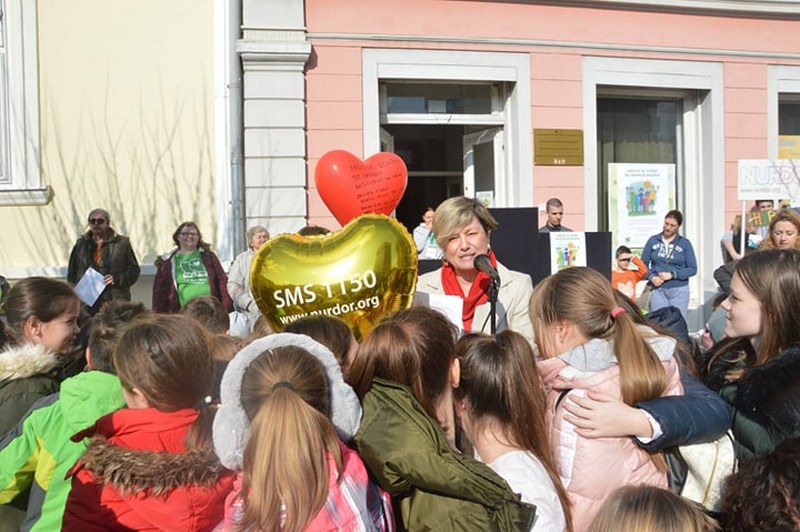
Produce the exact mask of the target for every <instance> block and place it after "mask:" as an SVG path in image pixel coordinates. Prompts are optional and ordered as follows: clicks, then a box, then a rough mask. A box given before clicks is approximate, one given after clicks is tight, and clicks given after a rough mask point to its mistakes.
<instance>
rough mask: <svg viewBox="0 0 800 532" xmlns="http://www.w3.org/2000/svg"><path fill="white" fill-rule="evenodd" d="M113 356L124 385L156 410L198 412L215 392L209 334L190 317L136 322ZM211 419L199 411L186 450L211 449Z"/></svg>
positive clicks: (171, 316) (157, 317) (164, 316)
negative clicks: (137, 391)
mask: <svg viewBox="0 0 800 532" xmlns="http://www.w3.org/2000/svg"><path fill="white" fill-rule="evenodd" d="M113 358H114V366H115V367H116V368H117V374H118V375H119V380H120V383H121V384H122V387H123V388H124V389H126V390H128V391H131V390H133V389H134V388H136V389H138V390H139V391H140V392H141V393H142V395H144V397H145V398H146V399H147V401H148V402H149V403H150V406H152V407H153V408H155V409H156V410H160V411H162V412H174V411H176V410H179V409H182V408H196V407H197V406H198V405H200V404H202V403H203V402H204V401H205V398H206V397H207V396H209V395H210V394H211V390H212V386H213V381H214V371H215V364H214V360H213V359H212V357H211V336H210V335H209V334H208V332H206V330H205V329H204V328H203V327H202V326H201V325H200V324H199V323H197V322H196V321H195V320H193V319H191V318H188V317H186V316H182V315H180V314H154V315H152V316H149V317H147V318H144V319H139V320H136V321H135V322H134V323H132V324H131V325H130V326H129V327H128V330H127V331H125V333H124V334H123V335H122V338H120V340H119V342H118V343H117V347H116V349H114V355H113ZM213 419H214V413H213V412H211V411H210V409H209V408H201V409H200V410H199V415H198V417H197V420H196V421H195V422H194V424H193V425H192V427H191V428H190V430H189V433H188V434H187V436H186V448H187V449H188V450H195V449H206V448H209V446H210V445H211V423H212V422H213Z"/></svg>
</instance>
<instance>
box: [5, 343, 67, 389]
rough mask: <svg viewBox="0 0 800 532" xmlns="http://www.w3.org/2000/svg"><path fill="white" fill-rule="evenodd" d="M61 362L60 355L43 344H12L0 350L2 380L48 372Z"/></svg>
mask: <svg viewBox="0 0 800 532" xmlns="http://www.w3.org/2000/svg"><path fill="white" fill-rule="evenodd" d="M59 364H60V359H59V356H58V355H57V354H55V353H54V352H52V351H51V350H49V349H48V348H46V347H45V346H43V345H42V344H36V345H34V344H23V345H12V346H10V347H8V348H6V349H5V350H3V351H2V352H0V382H3V381H12V380H17V379H24V378H27V377H33V376H34V375H41V374H42V373H48V372H50V371H51V370H53V369H55V368H56V367H58V366H59Z"/></svg>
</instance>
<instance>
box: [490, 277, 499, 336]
mask: <svg viewBox="0 0 800 532" xmlns="http://www.w3.org/2000/svg"><path fill="white" fill-rule="evenodd" d="M499 292H500V279H496V278H494V277H492V281H491V283H490V284H489V316H490V319H491V321H490V322H489V330H491V332H492V334H493V335H494V334H495V332H496V331H497V295H498V293H499Z"/></svg>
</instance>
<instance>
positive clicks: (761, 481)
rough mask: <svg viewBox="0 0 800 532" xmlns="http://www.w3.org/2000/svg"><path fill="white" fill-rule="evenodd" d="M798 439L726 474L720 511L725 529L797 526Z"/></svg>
mask: <svg viewBox="0 0 800 532" xmlns="http://www.w3.org/2000/svg"><path fill="white" fill-rule="evenodd" d="M799 456H800V439H798V438H795V439H791V440H786V441H784V442H783V443H781V444H780V445H778V446H777V447H776V448H775V450H774V451H772V453H770V454H768V455H766V456H763V457H761V458H757V459H755V460H752V461H750V462H747V463H745V464H743V465H742V466H741V469H740V470H739V472H738V473H735V474H733V475H731V476H730V477H728V479H727V480H726V481H725V487H724V488H723V492H722V503H721V508H720V511H721V513H722V516H723V518H722V519H723V525H724V526H725V530H729V531H731V532H739V531H741V532H744V531H749V530H771V531H785V532H788V531H790V530H798V529H800V461H798V459H797V458H798V457H799Z"/></svg>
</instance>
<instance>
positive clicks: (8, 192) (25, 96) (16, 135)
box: [0, 0, 50, 205]
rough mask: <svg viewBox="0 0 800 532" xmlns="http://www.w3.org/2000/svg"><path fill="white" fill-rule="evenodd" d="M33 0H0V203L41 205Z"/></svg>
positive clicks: (44, 191) (45, 196)
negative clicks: (0, 12) (0, 10)
mask: <svg viewBox="0 0 800 532" xmlns="http://www.w3.org/2000/svg"><path fill="white" fill-rule="evenodd" d="M36 4H37V2H36V1H35V0H0V9H2V16H1V17H0V205H32V204H33V205H42V204H45V203H47V202H48V201H49V200H50V189H49V187H47V186H44V185H43V184H42V182H41V170H40V165H39V90H38V71H37V69H38V65H37V61H36V57H37V33H36V27H37V24H36V11H37V5H36Z"/></svg>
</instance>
